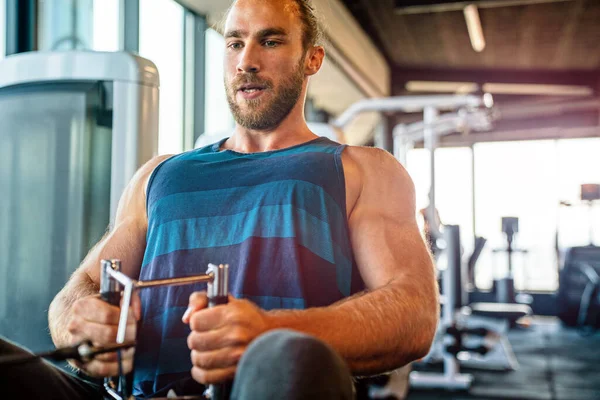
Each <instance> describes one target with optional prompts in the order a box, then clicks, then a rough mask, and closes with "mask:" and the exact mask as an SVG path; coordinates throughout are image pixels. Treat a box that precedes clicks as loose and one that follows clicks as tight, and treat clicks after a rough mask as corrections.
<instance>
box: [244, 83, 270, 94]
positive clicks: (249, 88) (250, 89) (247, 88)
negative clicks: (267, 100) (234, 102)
mask: <svg viewBox="0 0 600 400" xmlns="http://www.w3.org/2000/svg"><path fill="white" fill-rule="evenodd" d="M265 89H266V87H265V86H262V85H242V86H241V87H240V88H239V89H238V90H239V91H240V92H243V93H248V94H251V93H256V92H260V91H262V90H265Z"/></svg>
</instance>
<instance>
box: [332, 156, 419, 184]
mask: <svg viewBox="0 0 600 400" xmlns="http://www.w3.org/2000/svg"><path fill="white" fill-rule="evenodd" d="M343 162H344V169H345V170H346V169H349V170H351V171H354V176H355V179H358V180H360V182H359V183H358V185H359V186H360V193H362V194H365V190H367V192H369V193H383V192H385V193H390V191H391V192H394V193H399V192H402V193H412V192H414V184H413V181H412V179H411V177H410V175H409V174H408V172H407V171H406V169H405V168H404V167H403V166H402V164H401V163H400V162H399V161H398V160H397V159H396V158H395V157H394V156H393V155H392V154H390V153H389V152H387V151H385V150H382V149H379V148H375V147H362V146H348V147H347V148H346V151H344V156H343ZM355 184H356V183H355Z"/></svg>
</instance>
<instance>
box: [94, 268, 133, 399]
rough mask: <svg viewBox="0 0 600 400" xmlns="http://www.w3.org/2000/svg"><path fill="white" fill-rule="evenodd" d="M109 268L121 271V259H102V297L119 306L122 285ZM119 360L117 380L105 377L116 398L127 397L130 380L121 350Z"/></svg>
mask: <svg viewBox="0 0 600 400" xmlns="http://www.w3.org/2000/svg"><path fill="white" fill-rule="evenodd" d="M108 269H112V270H114V271H119V272H120V271H121V260H101V261H100V297H101V298H102V300H104V301H106V302H107V303H108V304H111V305H113V306H117V307H119V306H120V305H121V290H122V285H121V284H120V283H119V282H117V280H116V279H114V278H112V277H111V276H110V275H109V273H108V271H107V270H108ZM117 362H118V364H119V376H118V379H117V381H116V382H115V380H113V379H112V378H105V379H104V388H105V389H106V391H107V392H108V394H109V395H111V396H112V397H113V398H115V399H124V398H127V393H128V389H129V388H128V382H127V377H126V376H124V374H123V363H122V359H121V351H120V350H117Z"/></svg>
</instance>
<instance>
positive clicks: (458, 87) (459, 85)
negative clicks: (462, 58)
mask: <svg viewBox="0 0 600 400" xmlns="http://www.w3.org/2000/svg"><path fill="white" fill-rule="evenodd" d="M405 88H406V90H408V91H409V92H435V93H460V94H464V93H473V92H476V91H477V89H479V86H478V85H477V84H476V83H473V82H445V81H408V82H406V85H405Z"/></svg>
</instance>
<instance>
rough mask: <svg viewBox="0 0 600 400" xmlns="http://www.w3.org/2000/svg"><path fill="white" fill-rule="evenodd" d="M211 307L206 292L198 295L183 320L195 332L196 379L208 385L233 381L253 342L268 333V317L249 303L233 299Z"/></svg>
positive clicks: (192, 335)
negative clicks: (239, 364) (243, 356)
mask: <svg viewBox="0 0 600 400" xmlns="http://www.w3.org/2000/svg"><path fill="white" fill-rule="evenodd" d="M207 307H208V298H207V297H206V292H195V293H193V294H192V295H191V296H190V305H189V307H188V310H187V311H186V312H185V314H184V315H183V318H182V320H183V322H184V323H186V324H189V325H190V328H191V330H192V332H191V333H190V335H189V336H188V340H187V343H188V347H189V348H190V350H191V351H192V352H191V359H192V364H193V368H192V377H193V378H194V380H196V381H197V382H200V383H202V384H205V385H208V384H215V383H223V382H226V381H230V380H232V379H233V377H234V375H235V371H236V369H237V364H238V362H239V360H240V358H241V357H242V354H244V352H245V351H246V348H247V347H248V345H249V344H250V342H251V341H252V340H254V339H255V338H256V337H258V336H260V335H261V334H262V333H264V332H266V331H267V330H268V324H267V315H266V313H265V312H264V311H263V310H261V309H260V308H258V307H257V306H256V305H255V304H253V303H251V302H250V301H248V300H243V299H236V298H234V297H233V296H229V303H228V304H224V305H219V306H216V307H212V308H207Z"/></svg>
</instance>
